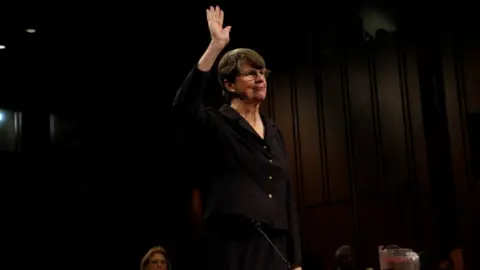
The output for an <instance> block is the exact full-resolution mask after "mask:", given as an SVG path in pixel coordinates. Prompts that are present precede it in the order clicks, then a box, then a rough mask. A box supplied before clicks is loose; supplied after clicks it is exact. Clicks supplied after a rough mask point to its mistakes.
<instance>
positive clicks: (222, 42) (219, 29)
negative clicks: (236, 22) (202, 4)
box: [207, 6, 232, 48]
mask: <svg viewBox="0 0 480 270" xmlns="http://www.w3.org/2000/svg"><path fill="white" fill-rule="evenodd" d="M223 16H224V14H223V10H221V9H220V7H219V6H216V7H212V6H211V7H210V8H209V9H207V21H208V29H209V30H210V37H211V38H212V42H213V43H215V44H216V45H217V46H220V47H222V48H223V47H225V46H227V44H228V42H229V41H230V29H231V28H232V27H231V26H227V27H225V28H224V27H223Z"/></svg>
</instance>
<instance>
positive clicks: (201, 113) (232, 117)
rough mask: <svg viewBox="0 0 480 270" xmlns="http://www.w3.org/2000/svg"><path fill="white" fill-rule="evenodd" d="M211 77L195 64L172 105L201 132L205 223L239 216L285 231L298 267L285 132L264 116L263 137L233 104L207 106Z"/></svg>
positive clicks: (296, 233) (298, 251) (198, 132)
mask: <svg viewBox="0 0 480 270" xmlns="http://www.w3.org/2000/svg"><path fill="white" fill-rule="evenodd" d="M208 77H209V72H202V71H201V70H199V69H198V68H197V66H196V65H195V66H194V68H193V69H192V70H191V71H190V73H189V74H188V76H187V77H186V78H185V80H184V81H183V83H182V85H181V87H180V89H179V90H178V92H177V95H176V97H175V100H174V104H173V107H174V111H175V112H176V113H180V114H182V115H185V116H188V118H187V119H191V120H193V121H194V122H193V124H194V125H195V129H193V130H194V132H195V134H194V136H196V137H199V136H200V134H201V138H202V143H203V144H204V146H203V147H204V149H205V151H204V152H205V155H206V162H207V167H208V168H207V169H208V173H209V183H208V191H207V193H208V195H207V203H206V219H207V220H208V219H210V218H212V220H213V219H215V220H218V218H216V217H226V216H232V215H233V216H241V217H244V218H246V219H247V220H251V219H253V220H257V221H259V222H261V223H262V224H264V225H265V226H266V227H268V228H270V229H272V230H274V231H284V233H285V236H286V237H285V238H286V241H287V242H288V248H289V252H288V254H287V256H288V258H289V260H290V262H291V263H292V264H293V265H297V264H300V263H301V251H300V250H301V249H300V235H299V228H298V219H297V213H296V209H295V206H294V203H293V197H292V187H291V182H290V177H291V172H290V170H288V169H287V168H288V167H289V165H288V163H289V160H288V156H287V152H286V149H285V146H284V141H283V137H282V134H281V132H280V130H278V129H277V127H276V125H275V124H274V123H273V122H272V121H271V120H270V119H268V118H267V117H265V116H262V120H263V123H264V126H265V136H264V139H262V138H261V137H260V136H259V135H258V134H257V133H256V132H255V130H253V128H252V127H251V126H250V124H249V123H248V122H247V121H246V120H245V119H244V118H243V117H242V116H241V115H240V114H239V113H238V112H237V111H235V110H234V109H233V108H231V107H230V106H228V105H224V106H223V107H222V108H221V109H220V110H217V109H213V108H207V107H204V106H203V103H202V101H203V92H204V89H205V87H206V83H207V79H208ZM212 227H216V228H218V226H212ZM207 231H208V230H207ZM252 239H253V238H252ZM252 241H260V238H258V239H257V240H252ZM265 241H266V240H265ZM280 242H281V241H280ZM266 243H267V244H268V242H266ZM243 255H245V254H243ZM251 267H253V266H252V265H250V266H249V269H251ZM228 269H230V268H228ZM236 269H240V268H236ZM272 269H273V268H272Z"/></svg>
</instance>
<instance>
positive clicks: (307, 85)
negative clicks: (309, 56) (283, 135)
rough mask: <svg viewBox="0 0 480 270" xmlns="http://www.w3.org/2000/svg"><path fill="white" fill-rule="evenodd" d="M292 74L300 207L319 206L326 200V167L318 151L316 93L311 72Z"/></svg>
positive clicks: (308, 70) (318, 133)
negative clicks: (295, 98)
mask: <svg viewBox="0 0 480 270" xmlns="http://www.w3.org/2000/svg"><path fill="white" fill-rule="evenodd" d="M295 75H296V76H297V78H298V80H297V81H296V86H297V87H296V89H297V102H298V104H299V105H298V128H299V130H300V132H299V134H298V140H299V142H301V143H300V145H299V150H300V151H299V154H300V155H301V171H302V174H301V177H302V179H311V180H312V181H302V192H303V194H302V200H303V205H305V206H310V205H318V204H322V203H325V202H326V201H327V189H326V185H325V181H324V179H325V178H324V172H325V167H324V166H323V165H324V160H323V159H322V156H321V155H322V151H321V150H320V149H321V148H320V147H321V145H320V138H321V137H320V136H321V135H320V129H321V128H320V125H319V123H320V116H319V114H318V102H319V99H318V94H317V91H316V89H315V82H314V77H313V73H312V71H311V69H307V68H301V69H300V70H297V71H296V73H295Z"/></svg>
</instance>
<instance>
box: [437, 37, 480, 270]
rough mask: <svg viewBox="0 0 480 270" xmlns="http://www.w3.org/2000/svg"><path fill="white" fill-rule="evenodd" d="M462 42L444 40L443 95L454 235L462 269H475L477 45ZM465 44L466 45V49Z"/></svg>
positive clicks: (479, 190) (479, 104) (478, 104)
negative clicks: (472, 117)
mask: <svg viewBox="0 0 480 270" xmlns="http://www.w3.org/2000/svg"><path fill="white" fill-rule="evenodd" d="M463 39H465V40H464V42H463V43H460V41H459V40H457V39H453V38H452V37H451V36H449V37H445V38H444V40H443V42H444V43H443V45H444V46H443V51H442V53H443V63H442V64H443V74H444V78H445V95H446V107H447V115H448V128H449V135H450V152H451V155H452V170H453V175H454V185H455V194H456V200H457V201H456V203H457V216H456V219H457V234H458V241H459V243H460V244H459V245H461V247H463V248H464V249H465V253H464V254H465V266H466V268H467V269H470V268H471V269H473V268H474V267H475V262H474V260H475V258H476V254H478V252H479V251H480V250H479V248H478V245H477V243H478V241H480V235H479V233H478V228H479V227H480V222H479V220H478V213H479V212H478V211H479V205H480V204H479V202H478V197H479V196H480V188H479V187H478V186H479V182H475V181H474V178H473V174H472V170H471V168H472V166H478V165H477V164H472V163H471V162H472V160H471V152H470V148H469V145H470V144H469V143H470V139H472V138H469V132H468V123H467V117H468V114H469V113H473V112H478V111H480V95H479V94H478V93H479V91H478V89H479V87H480V81H479V80H478V72H479V71H480V64H479V62H478V61H477V60H476V59H479V55H480V54H479V50H478V46H475V44H477V45H478V43H476V42H472V38H471V37H469V36H466V37H463ZM466 44H468V45H466Z"/></svg>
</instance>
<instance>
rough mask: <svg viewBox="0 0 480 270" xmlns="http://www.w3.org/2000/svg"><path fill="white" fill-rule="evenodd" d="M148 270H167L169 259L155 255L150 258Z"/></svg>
mask: <svg viewBox="0 0 480 270" xmlns="http://www.w3.org/2000/svg"><path fill="white" fill-rule="evenodd" d="M147 270H167V259H166V258H165V256H163V254H162V253H155V254H153V255H152V257H151V258H150V262H149V264H148V266H147Z"/></svg>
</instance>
